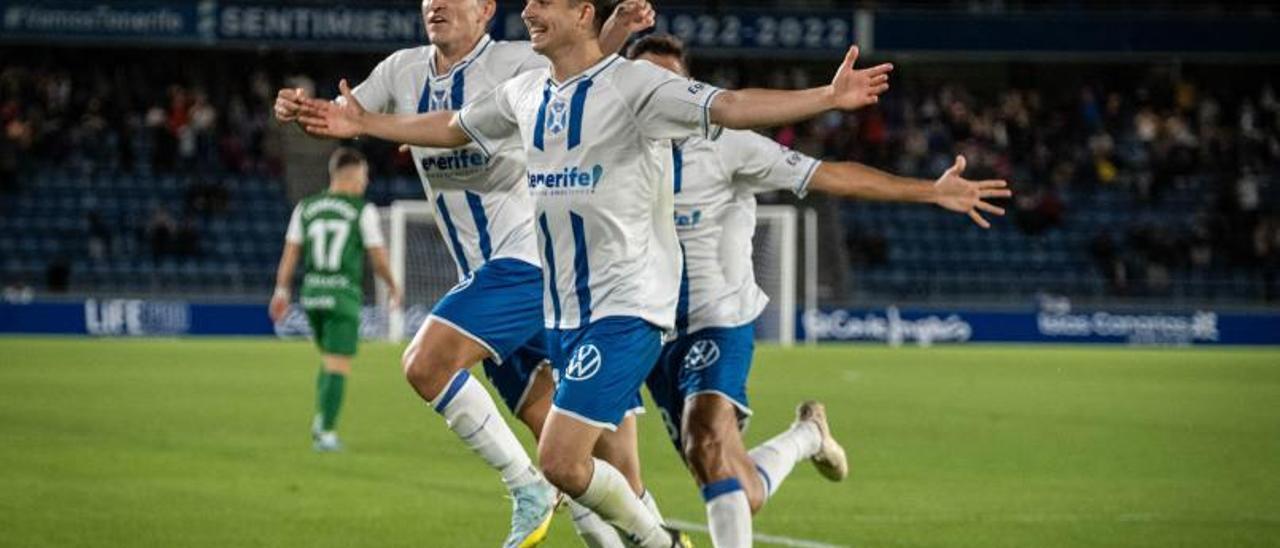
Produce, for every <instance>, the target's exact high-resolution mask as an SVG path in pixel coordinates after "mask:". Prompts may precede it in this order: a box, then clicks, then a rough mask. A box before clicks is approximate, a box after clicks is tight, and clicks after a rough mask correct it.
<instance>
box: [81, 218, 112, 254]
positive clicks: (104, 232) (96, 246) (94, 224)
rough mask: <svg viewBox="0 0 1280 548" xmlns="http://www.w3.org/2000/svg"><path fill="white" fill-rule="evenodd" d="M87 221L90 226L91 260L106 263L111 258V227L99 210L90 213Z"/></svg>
mask: <svg viewBox="0 0 1280 548" xmlns="http://www.w3.org/2000/svg"><path fill="white" fill-rule="evenodd" d="M86 221H87V222H88V224H89V258H91V259H93V260H95V261H104V260H106V259H107V257H110V256H111V227H109V226H108V225H107V222H106V221H105V220H103V218H102V213H101V212H99V211H97V210H93V211H90V212H89V214H88V215H87V216H86Z"/></svg>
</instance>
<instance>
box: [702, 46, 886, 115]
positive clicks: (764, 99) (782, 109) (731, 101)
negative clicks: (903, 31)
mask: <svg viewBox="0 0 1280 548" xmlns="http://www.w3.org/2000/svg"><path fill="white" fill-rule="evenodd" d="M857 61H858V46H853V47H852V48H849V53H848V55H846V56H845V58H844V62H843V63H841V64H840V69H839V70H837V71H836V75H835V77H834V78H832V80H831V83H830V84H828V85H825V86H822V87H816V88H810V89H805V90H799V91H781V90H770V89H742V90H736V91H725V92H722V93H720V94H718V95H716V98H715V100H714V101H713V102H712V104H711V121H712V122H715V123H716V124H717V125H721V126H724V127H727V128H733V129H754V128H762V127H773V126H780V125H784V124H790V123H794V122H799V121H801V120H807V119H809V118H813V117H814V116H817V115H819V114H821V113H823V112H826V111H829V110H857V109H860V108H863V107H866V106H869V105H874V104H876V103H878V102H879V101H880V95H881V94H883V93H884V92H886V91H888V90H889V73H890V72H892V71H893V65H892V64H889V63H882V64H879V65H876V66H874V67H871V68H867V69H855V68H854V67H853V66H854V63H856V62H857Z"/></svg>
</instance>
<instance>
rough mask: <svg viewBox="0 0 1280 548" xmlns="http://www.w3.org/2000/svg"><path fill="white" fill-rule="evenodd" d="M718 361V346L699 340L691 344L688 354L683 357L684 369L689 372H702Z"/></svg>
mask: <svg viewBox="0 0 1280 548" xmlns="http://www.w3.org/2000/svg"><path fill="white" fill-rule="evenodd" d="M718 361H720V345H718V344H716V342H715V341H711V340H701V341H698V342H695V343H693V347H692V348H690V349H689V353H688V354H685V355H684V368H685V369H688V370H689V371H702V370H703V369H706V368H708V367H711V366H713V365H715V363H716V362H718Z"/></svg>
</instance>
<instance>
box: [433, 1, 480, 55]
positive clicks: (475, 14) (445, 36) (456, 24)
mask: <svg viewBox="0 0 1280 548" xmlns="http://www.w3.org/2000/svg"><path fill="white" fill-rule="evenodd" d="M495 9H496V8H495V5H494V2H493V0H422V23H423V24H424V25H426V27H427V37H428V38H430V39H431V43H433V44H437V45H458V46H464V45H466V44H467V43H470V42H473V41H475V40H476V39H477V38H478V37H479V36H480V34H482V33H484V32H485V28H486V27H487V26H488V24H489V19H491V18H492V17H493V12H494V10H495Z"/></svg>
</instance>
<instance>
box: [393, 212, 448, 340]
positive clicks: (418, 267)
mask: <svg viewBox="0 0 1280 548" xmlns="http://www.w3.org/2000/svg"><path fill="white" fill-rule="evenodd" d="M382 223H383V227H382V229H383V232H384V233H385V234H386V235H387V256H388V260H389V262H390V263H391V274H392V276H394V277H395V279H396V281H397V282H398V283H399V284H400V287H401V291H400V292H401V297H400V306H398V307H392V306H389V303H388V302H387V288H386V287H385V286H384V285H383V284H382V283H381V282H379V283H378V285H377V288H378V291H377V302H378V304H379V305H380V306H382V307H384V308H383V309H384V310H386V311H387V335H386V336H387V339H388V340H390V341H393V342H400V341H403V340H404V339H405V338H407V337H411V336H412V334H413V333H415V332H416V331H417V330H418V328H419V327H420V326H421V325H422V322H423V321H425V320H426V318H427V315H428V314H430V312H431V307H432V306H433V305H435V303H436V301H438V300H440V298H441V297H443V296H444V295H445V294H446V293H448V292H449V290H450V289H452V288H453V286H454V285H456V284H457V283H458V271H457V267H456V266H454V263H453V256H452V255H450V253H449V248H448V247H447V244H446V243H445V241H444V239H443V238H441V236H440V231H439V230H438V229H437V228H436V219H435V208H433V207H432V206H431V202H428V201H426V200H397V201H395V202H393V203H392V204H391V206H390V207H388V208H385V210H384V211H383V215H382Z"/></svg>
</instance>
